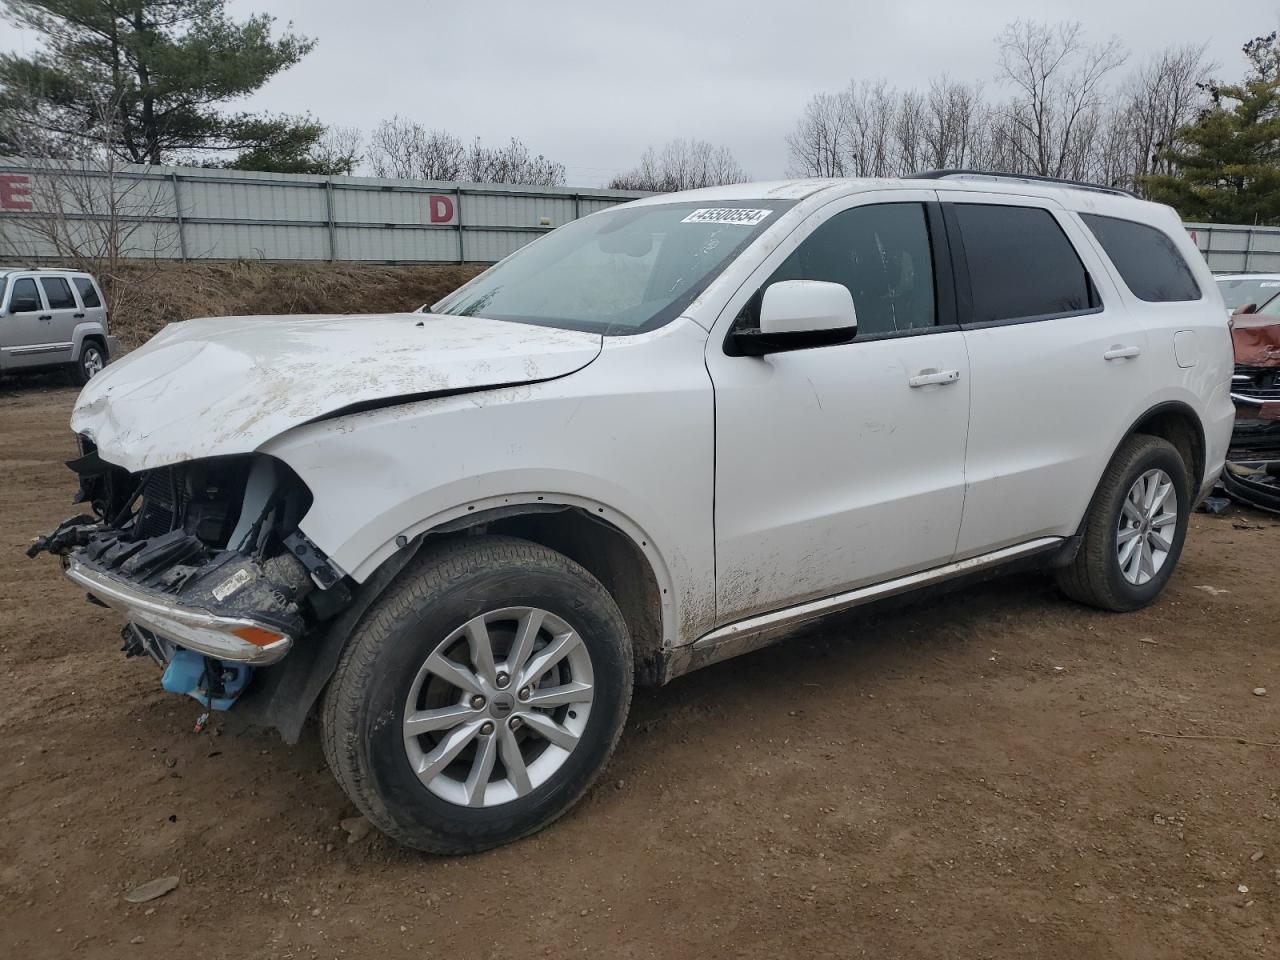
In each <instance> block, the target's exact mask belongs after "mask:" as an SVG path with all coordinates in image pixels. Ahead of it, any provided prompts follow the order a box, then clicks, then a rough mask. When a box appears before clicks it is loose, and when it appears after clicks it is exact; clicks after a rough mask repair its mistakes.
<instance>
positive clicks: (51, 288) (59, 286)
mask: <svg viewBox="0 0 1280 960" xmlns="http://www.w3.org/2000/svg"><path fill="white" fill-rule="evenodd" d="M40 286H42V287H44V298H45V299H46V300H48V301H49V309H50V310H74V309H75V305H76V298H75V297H74V296H72V295H71V286H70V285H69V284H68V283H67V281H65V280H63V279H62V278H61V277H41V278H40Z"/></svg>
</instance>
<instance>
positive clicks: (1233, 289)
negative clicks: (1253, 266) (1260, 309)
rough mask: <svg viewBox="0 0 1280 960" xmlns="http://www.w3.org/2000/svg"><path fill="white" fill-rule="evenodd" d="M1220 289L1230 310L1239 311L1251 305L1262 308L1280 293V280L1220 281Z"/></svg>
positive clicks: (1246, 279)
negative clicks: (1254, 304)
mask: <svg viewBox="0 0 1280 960" xmlns="http://www.w3.org/2000/svg"><path fill="white" fill-rule="evenodd" d="M1218 289H1219V290H1220V291H1221V292H1222V299H1223V300H1225V301H1226V304H1227V309H1228V310H1239V309H1240V308H1241V307H1243V306H1245V305H1246V304H1250V303H1256V304H1257V305H1258V306H1262V305H1263V304H1264V303H1266V302H1267V301H1268V300H1270V299H1271V298H1272V297H1274V296H1275V295H1276V294H1277V293H1280V278H1277V277H1238V278H1236V279H1234V280H1219V281H1218Z"/></svg>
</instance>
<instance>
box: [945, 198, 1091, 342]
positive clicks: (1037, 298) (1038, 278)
mask: <svg viewBox="0 0 1280 960" xmlns="http://www.w3.org/2000/svg"><path fill="white" fill-rule="evenodd" d="M952 209H953V210H954V212H955V218H956V222H957V223H958V224H959V226H960V234H961V236H962V237H963V239H964V253H965V257H966V258H967V260H968V262H969V279H970V284H971V286H972V293H973V315H972V317H971V322H974V323H989V322H992V321H998V320H1025V319H1030V318H1033V317H1055V316H1063V315H1066V314H1071V313H1083V312H1086V311H1089V310H1092V309H1094V308H1095V307H1096V306H1097V305H1098V300H1097V295H1096V294H1095V293H1094V292H1093V284H1092V283H1091V282H1090V280H1089V274H1088V273H1087V272H1086V271H1085V268H1084V264H1082V263H1081V262H1080V258H1079V257H1078V256H1077V255H1076V251H1075V248H1074V247H1072V246H1071V241H1070V240H1068V239H1067V235H1066V234H1065V233H1063V232H1062V228H1061V227H1060V226H1058V221H1057V220H1055V219H1054V218H1053V214H1051V213H1050V212H1049V211H1048V210H1044V209H1041V208H1039V207H1009V206H997V205H995V204H981V203H957V204H955V205H954V206H953V208H952Z"/></svg>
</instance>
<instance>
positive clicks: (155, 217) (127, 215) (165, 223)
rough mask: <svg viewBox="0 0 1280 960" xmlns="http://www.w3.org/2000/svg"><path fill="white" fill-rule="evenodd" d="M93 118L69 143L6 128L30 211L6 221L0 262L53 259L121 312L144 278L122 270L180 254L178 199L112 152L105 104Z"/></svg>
mask: <svg viewBox="0 0 1280 960" xmlns="http://www.w3.org/2000/svg"><path fill="white" fill-rule="evenodd" d="M94 115H95V117H97V119H96V120H95V121H93V122H92V123H91V124H90V125H88V126H86V128H85V129H84V130H82V131H81V132H80V133H79V134H78V135H77V136H76V137H75V138H66V137H61V136H58V135H56V134H51V133H48V132H46V131H43V130H41V129H40V128H39V127H38V126H35V125H28V124H20V125H17V126H10V127H9V128H8V131H7V133H8V138H9V140H10V142H11V144H12V145H13V146H14V147H15V148H16V149H17V150H18V152H19V154H20V155H21V156H23V157H25V158H29V162H30V163H31V169H32V172H31V174H29V177H30V183H29V188H28V192H29V196H30V201H29V202H30V208H31V209H30V210H29V211H26V212H24V213H22V214H20V215H17V216H12V217H9V218H7V219H6V220H5V222H4V229H3V230H0V259H10V258H13V259H17V260H19V261H23V260H41V259H56V260H59V261H61V262H63V263H66V264H69V265H71V266H72V267H74V268H75V269H78V270H84V271H87V272H89V273H91V274H93V275H94V276H95V277H97V279H98V281H99V282H100V283H101V284H102V285H103V287H104V288H105V292H106V294H107V297H108V300H109V302H110V303H111V306H112V309H114V310H117V311H119V310H121V309H126V310H127V308H128V301H129V300H130V297H131V294H132V292H133V291H134V290H135V289H136V288H137V287H138V286H139V284H140V283H141V282H143V281H144V280H145V279H146V276H145V274H143V273H139V272H138V271H137V270H136V269H135V270H131V271H125V270H123V269H122V266H123V265H124V264H125V263H126V262H129V263H132V264H135V265H136V264H137V263H139V262H147V261H150V262H151V263H152V264H154V263H155V262H156V261H157V260H158V259H161V258H166V259H167V258H171V257H173V256H175V255H178V254H180V253H181V252H182V251H181V238H180V237H179V234H178V227H177V217H176V213H177V212H178V210H177V202H176V194H175V192H174V191H173V188H172V186H171V182H170V181H166V180H163V179H158V178H154V177H151V178H147V177H143V176H142V175H141V174H142V172H143V171H145V170H146V168H144V167H140V166H138V165H135V164H131V163H126V162H125V161H123V160H121V158H120V156H119V154H118V152H117V151H116V150H114V149H112V148H111V145H112V144H113V143H115V142H116V140H115V138H116V137H118V131H114V130H112V129H109V128H108V127H109V125H110V124H114V123H117V122H118V120H117V119H116V118H117V117H118V116H119V111H118V110H116V109H114V108H113V107H112V105H111V104H109V103H103V104H99V105H98V107H97V109H96V110H95V111H94Z"/></svg>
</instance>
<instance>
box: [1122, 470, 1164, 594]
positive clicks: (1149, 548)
mask: <svg viewBox="0 0 1280 960" xmlns="http://www.w3.org/2000/svg"><path fill="white" fill-rule="evenodd" d="M1177 523H1178V494H1177V492H1176V491H1175V490H1174V486H1173V480H1172V479H1171V478H1170V477H1169V475H1168V474H1167V473H1165V472H1164V471H1163V470H1160V469H1153V470H1148V471H1147V472H1146V473H1144V474H1142V476H1140V477H1138V479H1137V480H1135V481H1134V482H1133V485H1132V486H1131V487H1130V488H1129V492H1128V494H1127V495H1126V496H1125V498H1124V503H1123V505H1122V507H1121V510H1120V520H1119V523H1118V525H1117V528H1116V559H1117V560H1118V561H1119V563H1120V572H1121V573H1122V574H1123V575H1124V578H1125V580H1127V581H1129V583H1132V584H1134V585H1135V586H1142V585H1143V584H1145V583H1148V582H1149V581H1150V580H1151V578H1152V577H1154V576H1155V575H1156V574H1157V573H1158V572H1159V571H1160V568H1161V567H1163V566H1164V564H1165V562H1166V561H1167V560H1168V559H1169V553H1170V551H1171V550H1172V549H1173V540H1174V535H1175V533H1176V532H1177Z"/></svg>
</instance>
